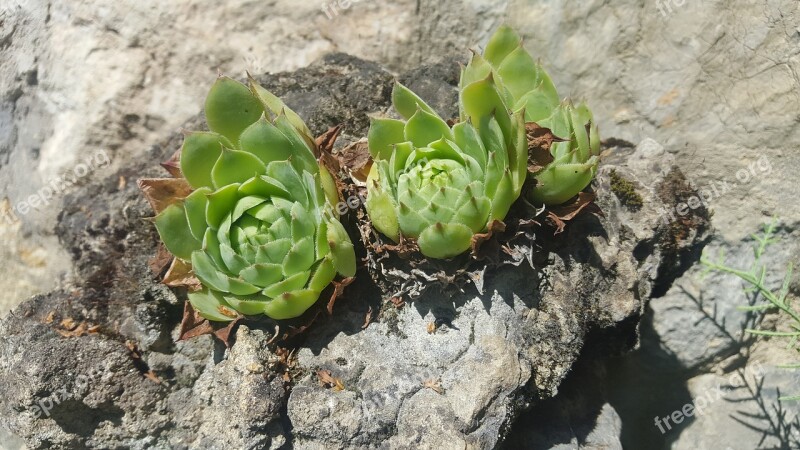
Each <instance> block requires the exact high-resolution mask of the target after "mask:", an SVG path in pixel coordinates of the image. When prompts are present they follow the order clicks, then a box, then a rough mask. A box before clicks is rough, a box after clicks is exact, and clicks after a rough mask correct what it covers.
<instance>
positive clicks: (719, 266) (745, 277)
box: [700, 218, 800, 400]
mask: <svg viewBox="0 0 800 450" xmlns="http://www.w3.org/2000/svg"><path fill="white" fill-rule="evenodd" d="M777 227H778V221H777V219H775V218H773V219H772V220H771V221H770V223H768V224H765V225H764V233H763V234H762V235H757V234H753V235H752V237H753V239H754V240H755V241H756V244H755V245H754V246H753V256H754V257H755V260H754V261H753V264H752V266H751V267H750V269H749V270H747V271H745V270H741V269H737V268H734V267H730V266H728V265H726V264H725V255H724V253H723V252H720V254H719V256H718V257H717V260H716V261H714V260H712V259H710V258H708V257H707V256H706V255H703V256H702V257H701V259H700V262H701V264H703V265H704V266H705V270H704V271H703V275H706V274H708V273H710V272H721V273H728V274H731V275H734V276H736V277H738V278H739V279H741V280H742V281H744V282H745V283H747V284H748V286H747V287H745V292H747V293H752V294H755V296H756V298H755V299H754V300H755V301H757V300H758V297H759V296H760V297H761V298H763V299H764V300H766V301H764V302H762V303H757V304H753V305H746V306H739V307H737V309H739V310H740V311H746V312H757V313H761V314H764V313H766V312H770V311H776V310H777V311H779V312H780V313H783V314H786V315H787V316H788V317H790V318H791V319H792V322H793V323H791V324H790V325H789V327H790V328H791V330H789V331H772V330H762V329H755V328H746V329H745V332H746V333H749V334H752V335H755V336H767V337H773V338H786V339H789V343H788V345H787V348H795V349H797V341H798V338H800V311H797V310H796V309H795V308H794V307H793V306H792V304H791V298H790V297H789V286H790V284H791V281H792V275H793V266H792V264H791V263H789V264H788V266H787V268H786V274H785V276H784V277H783V283H782V285H781V288H780V289H778V290H777V291H773V290H771V289H769V288H767V287H766V283H765V282H766V277H767V265H766V264H764V263H763V262H762V261H761V260H762V258H763V256H764V254H765V253H766V251H767V249H768V248H769V246H770V245H772V244H775V243H777V242H779V241H780V238H778V237H777V236H776V235H775V231H776V230H777ZM778 367H780V368H786V369H797V368H800V363H796V364H783V365H779V366H778ZM781 400H800V396H789V397H781Z"/></svg>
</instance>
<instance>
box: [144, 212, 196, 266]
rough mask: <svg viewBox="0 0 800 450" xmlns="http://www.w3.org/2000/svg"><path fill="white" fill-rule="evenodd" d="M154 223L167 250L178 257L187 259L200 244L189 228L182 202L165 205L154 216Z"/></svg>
mask: <svg viewBox="0 0 800 450" xmlns="http://www.w3.org/2000/svg"><path fill="white" fill-rule="evenodd" d="M155 224H156V229H157V230H158V235H159V236H161V240H162V241H163V242H164V245H165V246H166V247H167V250H169V252H170V253H172V254H173V255H175V256H177V257H178V258H180V259H184V260H188V259H189V258H191V257H192V252H193V251H195V250H199V249H200V248H201V246H202V245H201V244H200V241H199V240H197V239H195V237H194V236H193V235H192V232H191V231H190V229H189V222H188V221H187V220H186V211H185V210H184V208H183V204H172V205H169V206H167V207H166V209H164V210H163V211H161V213H160V214H158V215H157V216H156V218H155Z"/></svg>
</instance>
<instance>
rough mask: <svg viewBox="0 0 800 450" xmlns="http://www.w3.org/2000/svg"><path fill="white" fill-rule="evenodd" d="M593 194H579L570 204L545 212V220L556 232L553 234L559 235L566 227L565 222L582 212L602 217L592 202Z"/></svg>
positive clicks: (600, 211)
mask: <svg viewBox="0 0 800 450" xmlns="http://www.w3.org/2000/svg"><path fill="white" fill-rule="evenodd" d="M595 198H596V196H595V194H593V193H591V192H580V193H578V195H577V196H576V197H575V198H574V199H573V200H572V201H570V202H568V203H565V204H563V205H558V206H554V207H551V208H550V210H549V211H547V218H548V219H550V221H552V222H553V224H554V225H555V227H556V231H555V233H553V234H560V233H561V232H563V231H564V228H565V227H566V226H567V222H569V221H570V220H573V219H575V218H576V217H577V216H578V215H579V214H581V213H582V212H584V211H585V212H589V213H592V214H596V215H598V216H602V215H603V211H602V210H601V209H600V207H599V206H597V204H596V203H595V202H594V199H595Z"/></svg>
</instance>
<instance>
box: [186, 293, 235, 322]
mask: <svg viewBox="0 0 800 450" xmlns="http://www.w3.org/2000/svg"><path fill="white" fill-rule="evenodd" d="M188 297H189V303H191V304H192V306H193V307H194V309H195V310H196V311H197V312H198V313H199V314H200V315H201V316H203V317H204V318H206V319H208V320H211V321H213V322H230V321H231V320H233V319H235V318H236V315H235V314H232V313H231V311H232V307H231V305H230V304H228V302H226V301H225V300H224V299H223V298H222V294H220V293H219V292H215V291H213V290H211V289H203V290H202V291H198V292H189V294H188Z"/></svg>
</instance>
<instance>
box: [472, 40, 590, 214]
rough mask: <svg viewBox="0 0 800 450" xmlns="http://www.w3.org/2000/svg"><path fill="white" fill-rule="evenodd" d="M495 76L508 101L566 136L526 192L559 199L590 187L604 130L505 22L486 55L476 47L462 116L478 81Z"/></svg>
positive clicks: (542, 200) (542, 199) (538, 199)
mask: <svg viewBox="0 0 800 450" xmlns="http://www.w3.org/2000/svg"><path fill="white" fill-rule="evenodd" d="M488 76H491V77H493V78H494V80H495V82H496V85H497V86H498V87H499V91H500V94H501V97H502V98H503V101H504V103H505V105H506V106H507V107H508V108H509V109H511V110H512V111H523V110H524V111H525V122H526V123H531V122H533V123H536V124H537V125H539V126H541V127H544V128H548V129H549V130H550V131H551V132H552V133H553V134H554V135H555V136H556V137H558V138H560V139H561V141H560V142H554V143H553V144H552V145H551V147H550V154H551V155H552V161H550V162H549V163H548V164H546V165H544V166H543V167H541V168H538V169H537V170H536V171H535V172H534V173H531V175H530V176H531V178H533V180H535V185H534V187H533V188H532V189H530V190H529V191H528V192H526V194H525V195H526V197H527V198H528V199H529V200H531V201H532V202H534V203H537V204H545V205H559V204H562V203H564V202H567V201H568V200H569V199H571V198H572V197H574V196H575V195H577V194H578V193H579V192H580V191H582V190H583V189H585V188H586V187H587V186H588V185H589V183H591V181H592V179H593V178H594V176H595V175H596V173H597V164H598V163H599V156H600V136H599V134H598V130H597V125H596V124H595V123H594V120H593V117H592V113H591V111H589V108H588V107H587V106H586V105H585V104H580V105H578V106H574V105H573V104H572V103H571V102H570V101H569V100H565V101H560V100H559V97H558V92H557V91H556V88H555V86H554V85H553V81H552V80H551V79H550V76H548V75H547V73H546V72H545V71H544V69H543V68H542V66H541V65H540V64H538V63H537V62H536V61H534V59H533V57H532V56H531V54H530V53H528V51H527V50H525V47H523V45H522V39H521V38H520V36H519V34H517V32H516V31H514V30H513V29H512V28H511V27H508V26H501V27H500V28H499V29H498V30H497V31H496V32H495V34H494V35H493V36H492V37H491V39H490V40H489V42H488V44H487V45H486V49H485V50H484V52H483V55H480V54H478V53H474V54H473V56H472V59H471V60H470V62H469V64H468V65H467V66H466V67H465V68H464V69H463V70H462V73H461V84H460V86H461V92H462V102H461V103H462V105H461V119H462V120H465V119H466V118H467V117H468V116H469V110H468V109H466V106H465V104H464V103H465V98H464V95H465V94H466V93H468V92H469V91H470V90H472V89H474V88H473V87H471V86H472V85H473V84H474V83H475V82H476V81H479V80H482V79H484V78H486V77H488Z"/></svg>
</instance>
